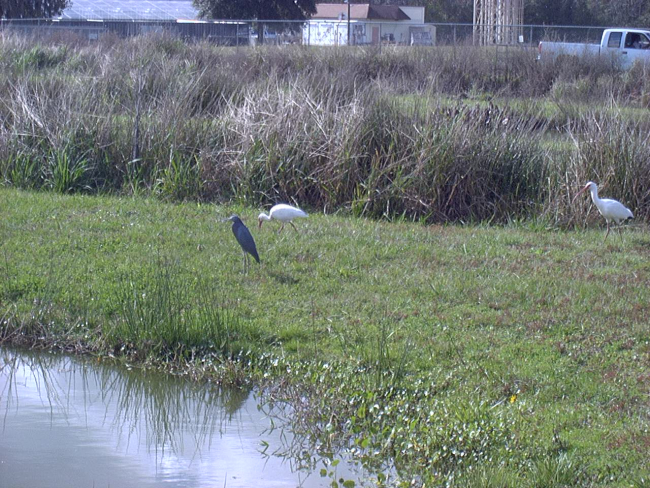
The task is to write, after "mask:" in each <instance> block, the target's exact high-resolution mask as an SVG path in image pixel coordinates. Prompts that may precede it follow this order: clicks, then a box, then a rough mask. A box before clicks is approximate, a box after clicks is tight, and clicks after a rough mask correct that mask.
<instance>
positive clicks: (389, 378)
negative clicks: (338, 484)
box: [0, 189, 650, 487]
mask: <svg viewBox="0 0 650 488" xmlns="http://www.w3.org/2000/svg"><path fill="white" fill-rule="evenodd" d="M259 210H260V209H254V208H245V207H222V206H215V205H211V204H198V203H185V204H182V205H174V204H169V203H164V202H160V201H158V200H156V199H150V198H139V197H135V198H115V197H105V196H94V197H91V196H83V195H73V196H64V195H58V194H56V193H54V192H40V193H38V192H24V191H17V190H12V189H0V213H1V214H2V220H1V221H0V246H1V247H0V263H1V264H0V318H1V319H2V328H1V329H0V334H1V337H2V341H3V342H4V343H12V344H21V343H22V344H32V345H42V346H46V347H59V348H64V349H68V350H83V351H95V352H96V353H98V354H101V355H109V354H110V355H114V356H117V357H121V358H124V360H126V361H130V362H138V363H146V362H148V363H151V364H154V365H164V366H165V367H166V368H167V369H174V370H176V371H178V372H185V373H187V374H192V375H194V376H197V377H201V376H202V377H205V376H208V377H213V378H221V379H223V380H229V379H230V380H236V379H237V378H242V377H249V378H252V379H253V380H254V381H256V382H261V383H265V384H267V385H268V388H267V390H266V395H267V399H268V400H269V401H273V402H276V403H277V404H278V405H290V406H291V408H292V409H294V410H293V412H294V413H293V415H294V416H295V421H296V430H297V432H299V433H303V434H304V435H306V436H308V437H309V438H311V439H312V440H313V441H314V442H315V443H317V444H318V445H319V446H320V447H319V448H320V450H321V451H324V452H327V451H332V452H335V451H336V449H337V448H338V447H340V446H346V447H348V448H351V449H352V450H353V451H354V452H355V456H356V458H357V459H358V460H360V461H361V462H363V463H364V464H366V465H367V466H374V467H375V468H376V469H377V470H378V471H379V470H380V469H381V465H382V463H386V462H388V461H389V460H392V462H393V463H394V466H396V467H397V469H398V471H399V473H400V474H401V476H402V480H403V481H404V483H408V482H410V480H412V479H413V480H416V481H415V484H416V485H419V484H422V483H426V484H427V486H431V485H436V484H448V485H451V486H494V487H496V486H499V487H503V486H512V487H515V486H516V487H521V486H531V487H532V486H561V485H564V486H585V487H586V486H620V487H628V486H647V483H648V480H647V473H648V471H649V470H650V464H649V460H648V456H647V452H648V446H649V445H650V436H649V434H648V429H649V428H650V418H649V417H648V408H649V407H650V404H649V401H650V400H649V398H650V397H649V394H650V390H649V387H650V380H649V378H650V376H649V374H650V346H649V341H650V330H649V329H648V323H649V320H648V319H649V316H650V314H649V312H650V308H649V305H648V304H649V303H650V296H649V295H650V286H648V285H649V284H650V283H649V281H650V267H649V266H648V256H649V253H650V239H649V238H648V235H647V233H646V231H645V230H644V227H643V226H641V225H640V224H637V225H636V226H633V227H628V228H626V229H625V230H624V232H623V236H622V238H621V237H619V236H618V235H610V236H609V238H608V240H607V241H606V243H605V244H603V242H602V239H603V236H604V230H603V229H602V227H601V228H591V229H589V230H585V231H558V230H552V229H548V228H545V227H544V226H542V225H540V226H536V225H535V224H534V223H529V224H525V225H521V226H517V225H509V226H506V227H499V226H437V225H436V226H423V225H420V224H415V223H408V222H406V221H399V222H393V223H385V222H376V221H372V220H366V219H358V218H351V217H349V216H345V215H337V214H334V215H324V214H323V213H319V212H313V213H312V214H311V215H310V216H309V218H308V219H306V220H302V221H300V222H297V225H298V227H299V229H300V233H296V232H295V231H293V229H290V228H287V229H285V231H284V232H283V233H281V234H277V232H276V229H277V227H276V226H274V223H267V224H265V226H264V227H263V228H262V229H261V230H257V229H256V228H255V227H254V226H255V223H256V221H255V217H256V216H257V213H258V211H259ZM234 211H236V212H238V213H240V214H241V215H242V217H243V218H244V221H245V222H246V223H247V224H248V226H249V227H250V228H251V230H252V232H253V234H254V236H255V239H256V241H257V246H258V249H259V251H260V256H261V259H262V262H263V265H262V266H261V267H257V266H253V268H252V269H251V271H250V272H249V273H247V274H245V273H243V272H242V262H241V254H240V250H239V248H238V247H237V244H236V242H235V241H234V238H233V236H232V234H231V231H230V226H229V224H227V223H221V222H219V219H220V218H221V217H226V216H228V215H230V214H231V213H232V212H234ZM592 211H593V210H592ZM237 371H239V373H237ZM229 375H230V376H229Z"/></svg>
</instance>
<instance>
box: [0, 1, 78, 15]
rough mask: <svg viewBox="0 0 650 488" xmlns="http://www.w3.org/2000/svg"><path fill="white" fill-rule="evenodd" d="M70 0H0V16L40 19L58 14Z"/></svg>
mask: <svg viewBox="0 0 650 488" xmlns="http://www.w3.org/2000/svg"><path fill="white" fill-rule="evenodd" d="M69 5H70V0H0V18H5V19H42V18H46V17H53V16H55V15H59V14H60V13H61V12H63V10H64V9H65V8H66V7H68V6H69Z"/></svg>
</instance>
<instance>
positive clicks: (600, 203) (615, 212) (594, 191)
mask: <svg viewBox="0 0 650 488" xmlns="http://www.w3.org/2000/svg"><path fill="white" fill-rule="evenodd" d="M587 190H589V191H590V192H591V199H592V200H593V202H594V205H596V208H597V209H598V211H599V212H600V215H602V216H603V217H604V218H605V222H607V233H606V234H605V239H607V236H608V235H609V222H610V221H614V222H616V225H619V224H620V223H621V222H624V221H626V220H627V219H631V218H633V217H634V215H632V211H631V210H630V209H629V208H627V207H626V206H625V205H623V204H622V203H621V202H619V201H617V200H612V199H610V198H599V197H598V185H596V183H594V182H593V181H590V182H589V183H587V184H586V185H585V187H584V188H583V189H582V190H580V191H579V192H578V193H577V194H576V196H575V197H573V200H571V203H573V202H574V201H575V199H576V198H578V195H580V194H581V193H582V192H584V191H587ZM620 231H621V230H620V228H619V233H620Z"/></svg>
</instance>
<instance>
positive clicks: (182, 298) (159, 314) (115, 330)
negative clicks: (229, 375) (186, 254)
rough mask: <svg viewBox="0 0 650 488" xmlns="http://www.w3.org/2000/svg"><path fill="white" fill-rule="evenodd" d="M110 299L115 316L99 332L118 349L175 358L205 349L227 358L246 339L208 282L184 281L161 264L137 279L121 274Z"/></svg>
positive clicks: (238, 321) (241, 327) (236, 319)
mask: <svg viewBox="0 0 650 488" xmlns="http://www.w3.org/2000/svg"><path fill="white" fill-rule="evenodd" d="M111 301H112V309H113V310H114V313H115V315H114V317H113V320H112V322H111V324H110V325H107V330H105V335H106V340H107V342H108V344H112V345H113V348H114V349H115V350H119V351H120V352H121V353H125V354H128V353H133V352H135V353H136V354H137V355H139V356H144V357H147V356H148V355H150V354H153V355H155V356H158V357H169V358H175V359H177V360H178V359H180V358H187V357H189V356H190V355H194V354H199V353H200V354H201V355H206V354H210V353H211V352H217V353H220V354H223V355H225V356H230V355H233V354H236V353H238V352H239V349H238V347H243V346H240V345H241V344H243V342H242V341H243V340H244V339H245V338H246V337H247V333H246V328H245V327H244V325H243V323H242V322H241V320H240V319H239V317H238V316H237V315H236V314H235V313H233V312H232V311H231V310H229V309H228V308H227V307H225V306H224V305H222V304H220V299H219V297H218V296H217V295H216V292H215V290H214V289H213V288H212V287H211V286H210V285H209V284H207V283H203V282H200V281H188V280H187V279H186V278H185V277H183V276H182V274H181V273H180V271H179V270H178V269H176V268H174V267H173V266H171V265H166V264H164V263H158V264H156V265H154V266H153V269H151V270H150V272H148V273H145V275H144V276H142V277H136V276H125V277H123V279H122V281H121V282H120V284H119V286H118V287H117V289H116V290H115V292H114V296H113V297H112V298H111Z"/></svg>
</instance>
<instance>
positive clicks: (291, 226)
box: [289, 221, 298, 232]
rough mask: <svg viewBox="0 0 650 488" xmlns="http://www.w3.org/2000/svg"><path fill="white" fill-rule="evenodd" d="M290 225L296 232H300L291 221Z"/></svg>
mask: <svg viewBox="0 0 650 488" xmlns="http://www.w3.org/2000/svg"><path fill="white" fill-rule="evenodd" d="M289 223H290V224H291V227H293V228H294V230H295V231H296V232H298V229H297V228H296V226H295V225H293V222H291V221H289Z"/></svg>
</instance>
